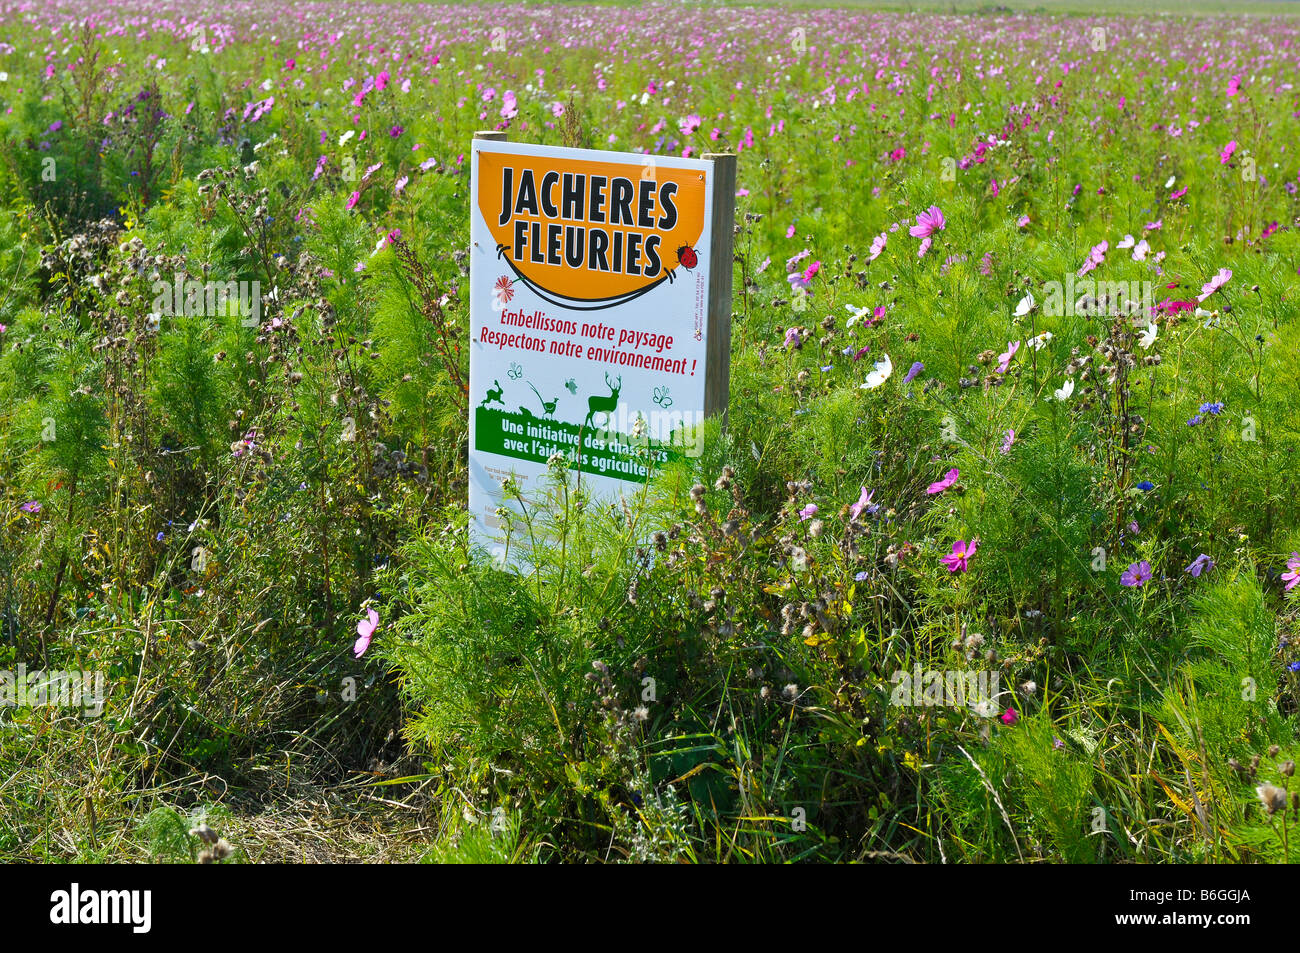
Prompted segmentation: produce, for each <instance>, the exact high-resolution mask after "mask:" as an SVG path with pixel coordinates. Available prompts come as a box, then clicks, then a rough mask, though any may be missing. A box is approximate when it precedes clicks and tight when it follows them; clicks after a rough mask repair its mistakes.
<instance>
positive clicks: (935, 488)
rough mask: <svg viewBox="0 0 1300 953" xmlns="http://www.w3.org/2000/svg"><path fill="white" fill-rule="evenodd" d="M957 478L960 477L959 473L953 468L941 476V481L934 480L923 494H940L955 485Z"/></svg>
mask: <svg viewBox="0 0 1300 953" xmlns="http://www.w3.org/2000/svg"><path fill="white" fill-rule="evenodd" d="M959 476H961V471H960V470H958V469H957V468H956V467H953V468H952V469H951V470H949V471H948V472H947V473H945V474H944V475H943V479H942V480H936V481H935V482H934V483H931V484H930V485H929V486H928V487H926V489H925V492H926V493H931V494H934V493H942V492H943V491H944V490H946V489H948V487H950V486H952V485H953V484H954V483H956V482H957V478H958V477H959Z"/></svg>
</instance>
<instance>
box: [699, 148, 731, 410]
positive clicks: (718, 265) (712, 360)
mask: <svg viewBox="0 0 1300 953" xmlns="http://www.w3.org/2000/svg"><path fill="white" fill-rule="evenodd" d="M703 158H704V159H705V161H711V162H712V163H713V221H712V223H711V224H710V227H709V234H710V235H711V236H712V241H711V243H710V244H711V246H712V247H711V248H710V249H709V252H710V258H709V317H708V326H707V327H708V330H707V332H706V333H707V334H708V338H707V340H708V344H707V346H706V348H705V355H704V382H705V383H704V415H705V416H706V417H712V416H715V415H717V414H721V415H722V418H723V423H724V424H725V423H726V414H727V400H728V396H729V395H730V393H731V273H732V262H733V260H734V258H733V255H734V253H733V251H732V243H733V234H732V233H733V232H734V230H735V222H736V157H735V155H734V154H733V153H730V152H706V153H705V154H704V156H703Z"/></svg>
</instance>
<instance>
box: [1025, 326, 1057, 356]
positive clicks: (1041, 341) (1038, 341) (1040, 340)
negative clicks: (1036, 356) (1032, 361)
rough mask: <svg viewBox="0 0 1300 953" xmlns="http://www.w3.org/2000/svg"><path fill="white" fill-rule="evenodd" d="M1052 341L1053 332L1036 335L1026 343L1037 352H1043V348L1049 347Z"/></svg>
mask: <svg viewBox="0 0 1300 953" xmlns="http://www.w3.org/2000/svg"><path fill="white" fill-rule="evenodd" d="M1051 340H1052V332H1051V331H1044V332H1043V333H1042V334H1035V335H1034V336H1033V337H1031V338H1030V339H1029V340H1028V341H1026V342H1025V343H1026V344H1028V345H1029V346H1030V347H1032V348H1033V349H1034V350H1035V351H1041V350H1042V349H1043V348H1045V347H1047V345H1048V344H1050V343H1051Z"/></svg>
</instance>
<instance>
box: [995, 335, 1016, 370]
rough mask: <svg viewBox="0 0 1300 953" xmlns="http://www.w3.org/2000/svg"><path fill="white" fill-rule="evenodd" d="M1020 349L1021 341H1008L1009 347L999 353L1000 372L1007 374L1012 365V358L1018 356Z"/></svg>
mask: <svg viewBox="0 0 1300 953" xmlns="http://www.w3.org/2000/svg"><path fill="white" fill-rule="evenodd" d="M1018 350H1020V342H1019V341H1008V342H1007V349H1006V350H1005V351H1003V352H1002V353H1001V354H999V355H998V373H999V374H1005V373H1006V372H1007V369H1008V368H1010V367H1011V359H1012V358H1013V357H1015V356H1016V351H1018Z"/></svg>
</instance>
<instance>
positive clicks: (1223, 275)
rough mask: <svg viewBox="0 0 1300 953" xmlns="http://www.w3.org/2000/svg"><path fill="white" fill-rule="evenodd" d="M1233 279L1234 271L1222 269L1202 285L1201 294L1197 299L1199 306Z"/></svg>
mask: <svg viewBox="0 0 1300 953" xmlns="http://www.w3.org/2000/svg"><path fill="white" fill-rule="evenodd" d="M1231 278H1232V269H1230V268H1220V269H1219V270H1218V272H1216V273H1215V274H1214V275H1213V276H1212V277H1211V278H1210V280H1209V281H1207V282H1206V283H1205V284H1203V285H1201V293H1200V295H1199V296H1198V297H1197V299H1196V302H1197V304H1200V303H1202V302H1204V301H1205V299H1206V298H1208V297H1209V296H1210V295H1212V294H1214V293H1215V292H1216V291H1218V290H1219V289H1220V288H1222V287H1223V286H1224V285H1226V284H1227V283H1228V281H1229V280H1230V279H1231Z"/></svg>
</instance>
